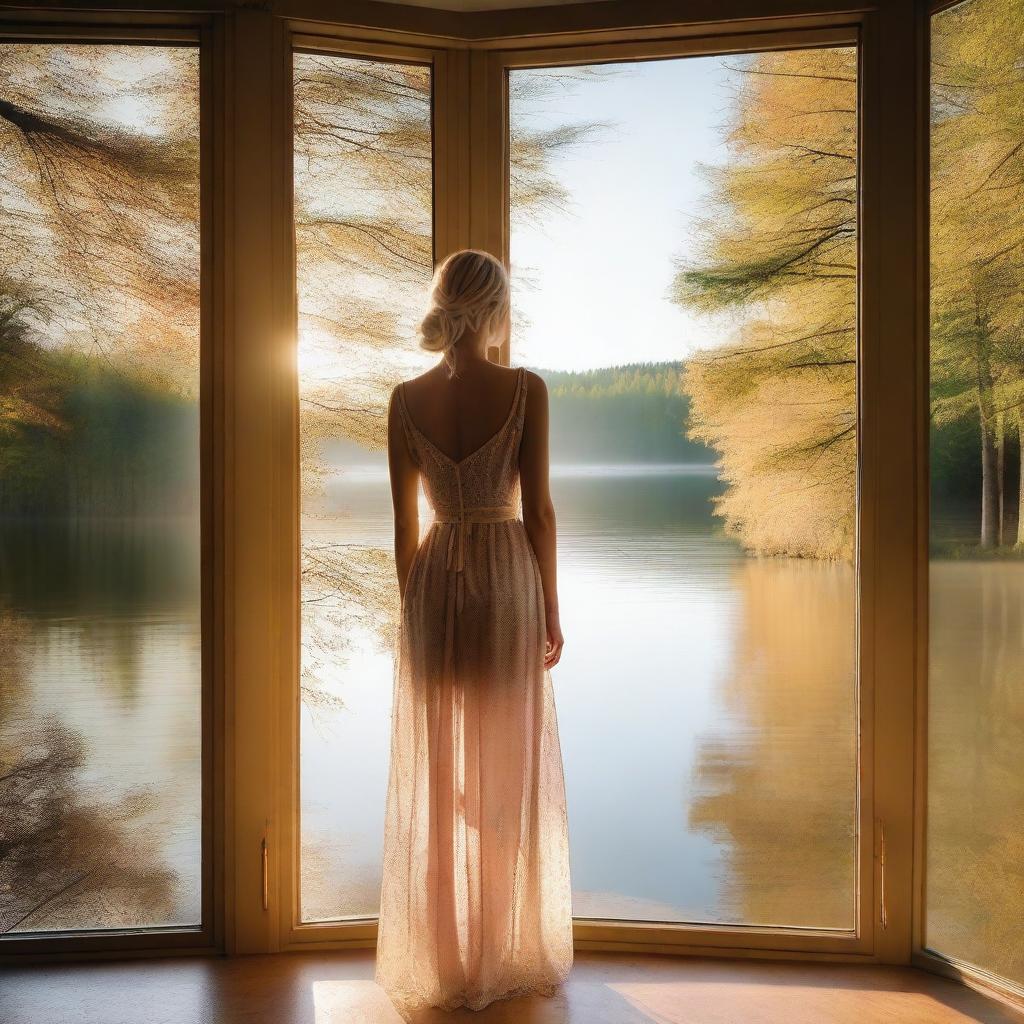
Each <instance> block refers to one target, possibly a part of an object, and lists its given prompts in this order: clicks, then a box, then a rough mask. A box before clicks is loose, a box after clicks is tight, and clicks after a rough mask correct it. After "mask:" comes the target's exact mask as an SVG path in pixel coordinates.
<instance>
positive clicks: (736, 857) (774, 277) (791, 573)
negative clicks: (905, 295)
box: [509, 47, 859, 930]
mask: <svg viewBox="0 0 1024 1024" xmlns="http://www.w3.org/2000/svg"><path fill="white" fill-rule="evenodd" d="M509 79H510V80H509V95H510V111H511V142H510V153H511V168H510V201H511V210H510V220H511V233H510V252H511V263H512V271H513V277H514V282H515V309H516V319H517V323H516V328H515V330H514V333H513V342H512V360H513V362H516V363H525V364H527V365H529V366H530V367H531V368H534V369H536V370H537V372H539V373H540V374H541V375H542V376H544V377H545V379H546V381H547V384H548V388H549V394H550V399H551V410H552V426H551V431H552V462H553V468H552V487H553V491H554V497H555V505H556V508H557V510H558V513H559V545H560V547H559V551H560V567H559V579H560V584H559V590H560V597H561V605H562V615H563V629H564V631H565V634H566V637H567V645H566V649H565V654H564V656H563V659H562V663H561V665H560V666H559V667H558V669H556V670H555V672H556V675H555V688H556V694H557V698H556V699H557V700H558V703H559V726H560V730H561V736H562V750H563V756H564V761H565V773H566V783H567V792H568V803H569V817H570V822H569V824H570V833H571V836H572V856H573V862H572V872H573V882H574V913H575V914H576V916H578V917H584V918H603V919H608V918H614V919H621V920H630V919H633V920H643V921H666V922H680V923H682V922H699V923H714V924H739V925H766V926H782V927H805V928H823V929H837V930H852V929H853V928H854V927H855V925H856V919H855V907H856V865H857V807H858V749H857V736H858V719H859V710H858V686H857V667H856V656H857V566H856V555H857V530H856V522H857V507H856V489H857V488H856V484H857V466H858V442H857V392H858V385H857V380H858V372H857V368H858V344H857V288H858V284H857V281H858V275H857V221H858V198H857V197H858V192H857V167H858V162H857V108H858V103H857V92H858V87H857V51H856V49H855V48H852V47H831V48H816V49H800V50H790V51H778V52H766V53H754V54H750V55H740V56H737V55H732V56H707V57H688V58H681V59H667V60H650V61H643V62H633V63H618V64H601V65H593V64H592V65H586V66H572V67H540V68H528V67H527V68H518V69H517V68H513V69H512V70H511V71H510V73H509ZM612 751H614V756H610V754H609V752H612Z"/></svg>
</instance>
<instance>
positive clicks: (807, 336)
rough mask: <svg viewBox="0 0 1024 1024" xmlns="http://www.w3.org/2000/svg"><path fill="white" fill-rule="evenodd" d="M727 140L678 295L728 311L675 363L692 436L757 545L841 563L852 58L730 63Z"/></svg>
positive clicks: (847, 528)
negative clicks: (702, 346) (710, 341)
mask: <svg viewBox="0 0 1024 1024" xmlns="http://www.w3.org/2000/svg"><path fill="white" fill-rule="evenodd" d="M736 72H737V77H738V80H739V81H738V86H737V94H736V99H735V103H734V107H733V114H732V119H731V121H730V123H729V126H728V129H727V134H726V141H727V144H728V146H729V150H730V156H731V160H730V162H729V163H728V164H727V165H725V166H724V167H714V168H706V169H705V174H706V175H707V178H708V180H709V182H710V185H711V201H710V209H709V212H708V215H707V216H706V217H705V218H704V219H703V220H702V221H701V222H700V223H699V225H698V231H699V236H700V246H701V247H700V253H699V256H698V258H697V259H696V260H695V261H693V262H692V263H689V264H687V265H683V266H681V267H680V269H679V272H678V274H677V277H676V282H675V300H676V301H677V302H678V303H680V304H682V305H686V306H689V307H691V308H694V309H696V310H699V311H702V312H706V313H729V314H732V315H733V316H734V317H735V319H736V328H735V331H734V334H733V337H732V339H731V340H730V341H729V342H728V343H727V344H725V345H724V346H722V347H720V348H716V349H713V350H708V351H704V352H701V353H698V354H697V355H696V356H695V357H693V358H691V359H690V360H689V361H688V363H687V366H686V370H685V373H684V388H685V390H686V391H687V392H688V393H689V394H690V396H691V400H692V406H691V421H690V432H691V436H693V437H695V438H697V439H699V440H701V441H704V442H706V443H707V444H710V445H712V446H713V447H714V448H716V449H717V450H718V452H719V453H720V457H721V459H720V465H721V472H722V476H723V477H724V479H725V480H726V481H727V484H728V488H727V490H726V492H725V494H724V495H723V496H722V497H721V498H720V499H719V503H718V508H717V512H718V514H720V515H721V516H723V517H724V519H725V522H726V526H727V529H728V530H730V531H731V532H733V533H734V534H736V535H737V536H738V537H739V538H740V540H741V541H742V542H743V544H744V545H745V546H746V547H747V548H749V549H751V550H754V551H757V552H761V553H766V554H784V555H805V556H812V557H825V558H840V557H844V558H850V557H851V556H852V554H853V548H854V540H855V521H856V517H855V490H856V465H857V359H856V350H857V341H856V298H857V288H856V283H857V242H856V239H857V76H856V53H855V51H853V50H852V49H846V48H832V49H815V50H795V51H789V52H781V53H765V54H758V55H756V56H754V57H751V58H748V59H746V60H743V61H740V62H738V63H737V64H736Z"/></svg>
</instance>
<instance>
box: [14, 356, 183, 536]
mask: <svg viewBox="0 0 1024 1024" xmlns="http://www.w3.org/2000/svg"><path fill="white" fill-rule="evenodd" d="M0 387H2V389H3V406H4V409H3V411H4V412H5V414H6V415H4V416H0V516H2V517H8V518H25V517H71V518H77V517H111V518H116V517H125V516H137V515H149V516H161V517H163V516H176V515H183V514H191V513H192V512H194V510H195V508H196V499H197V495H198V487H199V411H198V408H197V405H196V402H195V400H194V399H190V398H188V397H186V396H183V395H179V394H176V393H174V392H173V391H170V390H168V389H167V388H166V387H163V386H160V385H158V384H155V383H150V382H148V381H145V380H142V379H139V378H137V377H135V376H133V375H132V374H131V373H130V372H121V371H120V370H119V369H116V368H114V367H113V366H111V365H110V364H109V363H108V362H107V361H106V360H104V359H102V358H101V357H98V356H90V355H83V354H82V353H80V352H76V351H71V350H65V349H48V348H44V347H42V346H40V345H38V344H35V343H33V342H31V341H28V340H25V339H23V338H20V339H17V340H12V339H8V343H7V345H6V346H5V347H4V348H3V349H0Z"/></svg>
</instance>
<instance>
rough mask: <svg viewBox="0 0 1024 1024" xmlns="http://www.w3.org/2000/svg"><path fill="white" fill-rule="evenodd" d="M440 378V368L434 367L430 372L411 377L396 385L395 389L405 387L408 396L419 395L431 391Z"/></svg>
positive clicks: (426, 371)
mask: <svg viewBox="0 0 1024 1024" xmlns="http://www.w3.org/2000/svg"><path fill="white" fill-rule="evenodd" d="M438 376H439V374H438V368H437V367H436V366H432V367H431V368H430V369H429V370H425V371H424V372H423V373H421V374H419V375H418V376H416V377H410V378H409V379H408V380H403V381H401V382H400V383H399V384H397V385H395V389H396V390H397V389H398V388H402V387H404V388H405V389H406V393H407V394H414V395H418V394H419V393H420V392H421V391H430V390H431V389H432V387H433V384H434V381H435V380H436V379H437V378H438Z"/></svg>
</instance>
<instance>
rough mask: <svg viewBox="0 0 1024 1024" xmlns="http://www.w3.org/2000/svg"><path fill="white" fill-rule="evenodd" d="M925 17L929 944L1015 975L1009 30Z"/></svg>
mask: <svg viewBox="0 0 1024 1024" xmlns="http://www.w3.org/2000/svg"><path fill="white" fill-rule="evenodd" d="M1020 18H1021V10H1020V4H1019V3H1014V2H1011V0H969V2H967V3H964V4H961V5H960V6H958V7H954V8H952V9H950V10H947V11H945V12H943V13H941V14H937V15H936V16H935V17H934V18H933V19H932V127H931V151H932V169H931V174H932V180H931V194H932V200H931V210H932V224H931V267H932V292H931V481H932V494H931V566H930V577H931V613H930V652H929V723H928V728H929V740H928V745H929V761H928V843H927V857H928V860H927V893H926V900H927V902H926V912H927V920H926V942H927V945H928V946H930V947H931V948H932V949H935V950H937V951H938V952H940V953H943V954H945V955H947V956H950V957H954V958H956V959H959V960H964V961H967V962H969V963H972V964H975V965H977V966H978V967H981V968H983V969H986V970H988V971H991V972H993V973H995V974H999V975H1003V976H1004V977H1006V978H1009V979H1011V980H1013V981H1015V982H1017V983H1018V984H1022V983H1024V945H1022V943H1021V940H1020V922H1021V921H1022V920H1024V773H1022V771H1021V766H1022V759H1021V751H1022V750H1024V631H1022V629H1021V624H1022V623H1024V564H1022V562H1021V554H1022V551H1024V517H1021V515H1020V511H1021V507H1020V505H1021V495H1022V485H1024V481H1022V478H1021V472H1020V469H1021V439H1022V438H1021V424H1022V420H1021V407H1022V400H1024V342H1022V333H1021V327H1022V325H1024V35H1022V34H1021V20H1020Z"/></svg>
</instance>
